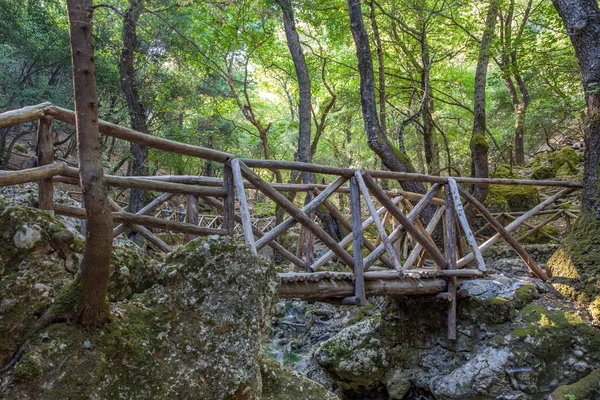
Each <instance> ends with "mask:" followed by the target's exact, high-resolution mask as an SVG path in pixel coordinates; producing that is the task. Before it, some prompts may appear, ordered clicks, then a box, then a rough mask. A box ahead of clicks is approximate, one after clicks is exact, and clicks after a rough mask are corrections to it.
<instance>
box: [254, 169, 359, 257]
mask: <svg viewBox="0 0 600 400" xmlns="http://www.w3.org/2000/svg"><path fill="white" fill-rule="evenodd" d="M347 180H348V178H346V177H343V176H341V177H338V178H337V179H336V180H335V181H333V182H332V183H331V185H329V186H328V187H327V188H326V189H325V190H323V191H322V192H321V193H319V194H318V195H317V196H316V197H315V198H314V199H313V200H312V201H311V202H309V203H308V204H307V205H305V206H304V207H303V208H302V210H299V211H300V212H302V213H311V212H312V211H314V210H316V209H317V207H318V206H319V205H320V204H321V203H322V202H323V201H324V200H326V199H327V198H328V197H329V196H331V195H332V194H333V193H334V192H335V190H336V189H337V188H339V187H340V186H342V185H343V184H344V183H345V182H346V181H347ZM261 181H262V179H261ZM269 187H271V186H269ZM271 189H272V188H271ZM273 190H274V189H273ZM279 196H283V195H281V194H279ZM286 200H287V198H286ZM290 204H292V205H293V203H291V202H290ZM294 208H295V209H297V208H296V206H294ZM295 224H296V221H295V220H294V218H288V219H286V220H285V221H283V222H282V223H280V224H279V225H277V226H276V227H275V228H273V229H271V230H270V231H269V232H268V233H267V234H266V235H265V236H264V237H262V238H261V239H260V240H258V241H257V242H256V248H257V249H259V250H260V249H261V248H263V247H264V246H265V245H266V244H267V243H269V242H270V241H271V240H274V239H275V238H277V236H279V235H281V234H282V233H283V232H285V231H286V230H288V229H289V228H291V227H292V226H294V225H295Z"/></svg>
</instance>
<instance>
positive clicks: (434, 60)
mask: <svg viewBox="0 0 600 400" xmlns="http://www.w3.org/2000/svg"><path fill="white" fill-rule="evenodd" d="M496 3H497V6H498V10H497V20H496V21H495V26H494V27H493V35H492V39H491V44H490V48H489V64H488V73H487V85H486V89H487V90H486V94H485V100H486V102H485V111H486V115H487V125H486V140H487V142H488V144H489V161H490V165H491V166H490V170H492V171H493V170H494V168H495V166H497V165H498V164H501V163H513V164H517V165H518V164H523V163H524V162H525V160H529V158H530V157H531V156H532V155H534V154H535V153H536V152H537V151H538V150H539V149H540V146H542V145H544V144H548V145H549V146H550V147H552V146H553V145H554V143H557V142H560V138H561V137H562V136H565V135H566V136H568V137H569V138H571V139H573V138H575V139H577V138H580V137H582V136H583V125H584V114H583V112H584V110H585V103H584V97H583V93H582V89H581V74H580V72H579V68H578V65H577V60H576V58H575V55H574V52H573V48H572V46H571V43H570V41H569V38H568V36H567V35H566V33H565V29H564V27H563V24H562V21H561V19H560V17H559V16H558V14H557V12H556V10H555V8H554V6H553V5H552V3H551V2H548V1H544V0H502V1H498V2H496ZM94 4H95V6H94V7H95V10H94V19H93V23H94V45H95V57H96V75H97V76H96V78H97V88H98V89H97V92H98V98H99V103H100V108H99V112H100V118H102V119H104V120H107V121H110V122H114V123H117V124H120V125H124V126H131V127H133V128H134V129H137V130H140V131H142V132H148V133H150V134H152V135H156V136H161V137H165V138H169V139H174V140H178V141H181V142H186V143H190V144H196V145H201V146H205V147H210V148H215V149H220V150H223V151H227V152H230V153H233V154H235V155H238V156H240V157H247V158H272V159H282V160H294V159H297V160H298V159H299V153H298V143H299V141H298V135H299V125H300V120H301V113H299V108H298V105H299V104H298V103H299V99H300V94H301V93H300V92H301V90H300V89H299V79H298V76H299V75H298V70H297V69H296V68H295V63H294V59H293V57H292V56H291V55H290V49H291V47H290V48H289V49H288V46H289V36H287V37H286V28H285V26H284V19H282V16H283V15H284V13H283V12H282V11H283V10H285V9H286V7H285V6H286V4H288V5H289V6H290V7H289V10H291V13H290V15H291V18H292V21H293V22H294V30H295V31H296V32H297V37H298V39H299V43H300V48H301V52H302V54H303V56H304V59H305V65H306V68H307V71H308V79H309V82H310V89H309V90H310V103H309V107H310V128H309V129H310V135H311V136H310V158H309V159H312V161H313V162H315V163H322V164H329V165H336V166H343V167H366V168H380V167H381V165H380V160H379V159H378V158H377V157H373V153H372V152H371V150H370V149H369V145H368V143H367V138H366V135H365V127H364V125H363V118H362V115H363V114H362V111H361V95H360V89H359V85H360V78H359V70H358V66H357V55H356V49H355V43H354V41H353V36H352V30H351V25H350V19H349V16H348V4H347V2H346V1H342V0H334V1H330V0H328V1H320V0H299V1H292V2H290V1H275V0H260V1H218V0H214V1H183V0H182V1H165V0H158V1H144V0H129V1H114V0H106V1H103V2H102V3H100V2H95V3H94ZM489 7H490V2H489V1H463V0H391V1H389V0H377V1H375V0H373V1H363V2H361V8H362V16H363V20H364V26H365V28H366V30H367V32H368V37H369V43H370V49H371V55H372V63H373V71H374V83H375V91H376V93H375V97H376V104H377V111H378V122H379V125H380V126H381V130H382V132H383V134H384V135H386V137H387V139H388V140H389V142H390V143H391V144H392V145H393V146H394V147H395V148H396V149H399V150H400V151H401V152H404V153H405V154H406V155H407V156H408V159H409V160H410V161H411V163H412V165H413V166H414V168H415V169H416V171H418V172H423V173H430V174H444V175H445V174H448V173H450V174H452V175H458V174H460V175H469V174H470V164H471V155H470V150H469V143H470V140H471V132H472V128H473V111H474V108H473V107H474V106H473V101H474V99H473V97H474V90H475V88H474V85H475V72H476V66H477V62H478V56H479V51H480V43H481V39H482V35H483V32H484V29H485V24H486V16H487V14H488V8H489ZM71 73H72V71H71V63H70V49H69V29H68V18H67V10H66V4H65V3H64V2H63V1H58V0H57V1H54V0H44V1H39V0H35V1H34V0H26V1H16V0H0V111H5V110H9V109H14V108H18V107H22V106H25V105H31V104H37V103H40V102H43V101H50V102H52V103H54V104H56V105H58V106H62V107H66V108H69V109H73V90H72V79H71ZM72 129H73V128H71V127H66V126H63V127H60V128H59V129H58V130H57V137H56V139H55V140H56V141H58V142H60V141H61V140H67V141H68V140H71V141H73V140H75V135H73V131H72ZM34 132H35V129H34V127H32V128H31V134H32V135H33V134H34ZM519 132H520V135H521V136H522V138H523V140H522V150H519V146H520V144H519V141H518V140H516V139H515V138H516V137H518V135H519ZM8 136H9V134H8V132H7V130H4V131H3V132H2V136H1V139H2V145H1V146H0V147H2V149H3V150H4V149H5V148H6V147H7V146H8V143H7V137H8ZM103 146H104V152H103V157H104V158H103V163H104V166H105V168H106V169H107V170H108V171H111V172H114V171H117V170H119V167H121V166H123V165H129V172H130V173H131V172H132V170H133V171H138V172H137V174H153V173H156V172H157V171H162V172H164V173H180V174H203V175H211V176H217V175H220V171H219V170H218V169H219V168H221V167H220V166H217V165H213V164H212V163H206V162H201V161H200V160H197V159H193V158H188V157H184V156H180V155H175V154H164V153H158V152H154V151H152V150H151V151H149V153H148V154H147V156H146V154H142V155H141V156H139V157H138V156H137V154H138V153H139V151H140V149H135V148H129V145H128V144H126V143H124V142H123V143H121V142H120V141H118V140H117V141H115V140H110V139H103ZM141 151H142V152H144V151H146V152H147V150H145V149H142V150H141ZM4 153H5V152H4V151H3V154H4ZM519 153H521V154H519ZM59 155H60V154H59ZM300 157H302V156H301V155H300ZM283 178H284V179H286V180H288V179H290V177H287V176H285V177H283ZM271 179H275V177H272V178H271ZM134 208H135V207H134ZM134 211H135V210H134Z"/></svg>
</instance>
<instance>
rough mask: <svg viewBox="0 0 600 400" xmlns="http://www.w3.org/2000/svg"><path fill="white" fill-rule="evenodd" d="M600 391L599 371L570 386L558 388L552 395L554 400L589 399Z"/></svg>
mask: <svg viewBox="0 0 600 400" xmlns="http://www.w3.org/2000/svg"><path fill="white" fill-rule="evenodd" d="M598 390H600V369H597V370H595V371H592V372H591V373H590V374H589V375H588V376H586V377H585V378H583V379H581V380H579V381H577V382H575V383H573V384H571V385H563V386H559V387H558V388H557V389H556V390H555V391H554V392H553V393H552V399H554V400H571V399H576V400H584V399H589V398H591V396H593V395H594V394H595V393H597V392H598Z"/></svg>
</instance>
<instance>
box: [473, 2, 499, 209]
mask: <svg viewBox="0 0 600 400" xmlns="http://www.w3.org/2000/svg"><path fill="white" fill-rule="evenodd" d="M497 16H498V0H492V1H491V2H490V8H489V9H488V13H487V17H486V21H485V28H484V31H483V37H482V39H481V46H480V48H479V57H478V60H477V69H476V71H475V96H474V101H473V116H474V118H473V133H472V135H471V143H470V147H471V176H472V177H475V178H487V177H489V166H488V149H489V147H488V144H487V140H486V137H485V133H486V121H485V85H486V78H487V68H488V63H489V59H490V45H491V42H492V37H493V36H494V27H495V25H496V17H497ZM488 191H489V188H488V186H487V185H473V187H472V188H471V192H472V193H473V196H474V197H475V198H476V199H477V200H479V201H480V202H481V203H483V202H484V201H485V198H486V197H487V194H488Z"/></svg>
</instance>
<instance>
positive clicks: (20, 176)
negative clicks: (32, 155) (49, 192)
mask: <svg viewBox="0 0 600 400" xmlns="http://www.w3.org/2000/svg"><path fill="white" fill-rule="evenodd" d="M67 168H68V167H67V164H64V163H57V164H50V165H44V166H42V167H35V168H28V169H22V170H20V171H0V186H8V185H20V184H23V183H29V182H37V181H41V180H44V179H50V178H52V177H53V176H55V175H63V174H64V173H65V172H66V171H67Z"/></svg>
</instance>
